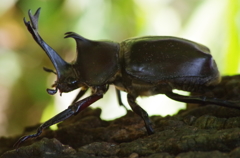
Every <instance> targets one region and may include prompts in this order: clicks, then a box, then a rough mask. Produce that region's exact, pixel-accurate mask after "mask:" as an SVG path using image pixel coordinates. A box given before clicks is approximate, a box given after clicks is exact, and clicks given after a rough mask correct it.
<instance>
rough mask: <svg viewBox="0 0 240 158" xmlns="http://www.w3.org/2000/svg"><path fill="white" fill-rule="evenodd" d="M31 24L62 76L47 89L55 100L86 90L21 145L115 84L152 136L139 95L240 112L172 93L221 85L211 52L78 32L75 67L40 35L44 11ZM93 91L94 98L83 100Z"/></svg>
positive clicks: (163, 39)
mask: <svg viewBox="0 0 240 158" xmlns="http://www.w3.org/2000/svg"><path fill="white" fill-rule="evenodd" d="M28 14H29V18H30V21H28V22H27V21H26V20H25V18H24V23H25V25H26V27H27V29H28V31H29V32H30V33H31V34H32V36H33V38H34V40H35V41H36V42H37V43H38V44H39V45H40V47H42V49H43V50H44V51H45V52H46V54H47V55H48V57H49V58H50V60H51V62H52V63H53V65H54V67H55V69H56V72H54V71H53V70H50V69H47V68H44V70H45V71H48V72H53V73H55V74H56V75H57V81H55V83H54V84H53V85H52V87H55V89H47V92H48V93H49V94H51V95H53V94H55V93H56V92H57V91H58V90H59V92H60V94H61V93H63V92H70V91H72V90H75V89H77V88H81V89H80V92H79V94H78V95H77V96H76V98H75V99H74V101H73V102H72V104H71V105H70V106H69V107H68V108H67V109H66V110H64V111H62V112H61V113H59V114H57V115H56V116H54V117H53V118H51V119H49V120H48V121H46V122H44V123H43V124H42V125H41V126H40V127H39V128H38V129H37V132H36V133H35V134H32V135H27V136H23V137H21V138H20V139H19V140H18V141H17V142H16V143H15V147H16V148H18V146H19V144H20V143H22V142H24V141H25V140H27V139H29V138H34V137H37V136H39V135H40V134H41V133H42V131H43V129H45V128H47V127H49V126H51V125H53V124H56V123H58V122H61V121H64V120H66V119H67V118H69V117H71V116H73V115H76V114H77V113H79V112H80V111H82V110H83V109H85V108H86V107H88V106H89V105H91V104H92V103H94V102H95V101H97V100H99V99H100V98H102V97H103V95H104V93H105V92H106V91H107V90H108V87H109V85H115V87H116V89H117V94H118V96H119V97H118V100H119V103H120V104H122V103H121V98H120V95H119V90H121V91H125V92H126V93H127V100H128V103H129V105H130V107H131V108H132V110H133V111H134V112H135V113H136V114H137V115H139V116H140V117H141V118H142V119H143V120H144V123H145V127H146V130H147V133H148V134H153V133H154V130H153V129H152V126H151V122H150V119H149V117H148V114H147V112H145V111H144V110H143V109H142V108H141V107H140V106H139V105H138V104H137V103H136V102H135V100H136V98H137V97H138V96H151V95H155V94H165V95H166V96H167V97H169V98H171V99H173V100H177V101H181V102H187V103H213V104H218V105H221V106H227V107H232V108H237V109H239V106H238V105H236V104H234V103H233V102H230V101H223V100H220V99H216V98H207V97H204V96H199V97H194V96H182V95H179V94H175V93H173V92H172V90H173V89H179V90H185V91H190V92H194V91H201V90H202V89H203V88H204V87H208V86H212V85H216V84H218V83H219V82H220V79H221V77H220V75H219V71H218V68H217V65H216V63H215V61H214V59H213V58H212V56H211V54H210V51H209V49H208V48H207V47H205V46H203V45H201V44H198V43H195V42H192V41H189V40H186V39H182V38H177V37H169V36H146V37H139V38H131V39H127V40H125V41H123V42H121V43H116V42H111V41H93V40H89V39H86V38H84V37H82V36H80V35H78V34H76V33H73V32H67V33H66V36H65V38H69V37H71V38H74V39H75V41H76V44H77V59H76V60H75V61H74V62H73V63H67V62H66V61H64V60H63V59H62V58H61V57H60V56H59V55H58V54H57V53H56V52H55V51H54V50H53V49H52V48H51V47H50V46H49V45H48V44H47V43H45V41H44V40H43V39H42V38H41V36H40V35H39V33H38V18H39V14H40V8H39V9H38V10H37V11H36V13H35V14H34V15H32V14H31V11H30V10H29V12H28ZM88 89H91V90H92V94H91V95H90V96H89V97H86V98H85V99H82V100H79V99H80V98H81V97H82V96H83V95H84V94H85V92H86V91H87V90H88Z"/></svg>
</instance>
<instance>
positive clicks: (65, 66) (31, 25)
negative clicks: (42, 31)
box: [23, 8, 71, 92]
mask: <svg viewBox="0 0 240 158" xmlns="http://www.w3.org/2000/svg"><path fill="white" fill-rule="evenodd" d="M40 9H41V8H38V10H37V11H36V13H35V14H34V15H32V13H31V10H29V11H28V15H29V18H30V21H28V22H27V21H26V19H25V18H24V19H23V20H24V23H25V25H26V27H27V29H28V31H29V32H30V33H31V34H32V36H33V38H34V40H35V41H36V42H37V43H38V44H39V45H40V47H41V48H42V49H43V50H44V51H45V52H46V53H47V55H48V57H49V58H50V60H51V61H52V63H53V65H54V67H55V69H56V71H57V76H58V79H60V78H61V77H62V76H64V75H65V73H67V71H68V70H69V68H70V66H71V65H70V64H69V63H67V62H66V61H64V60H63V59H62V58H61V57H60V56H59V55H58V54H57V52H56V51H55V50H53V49H52V48H51V47H50V46H49V45H48V44H47V43H46V42H45V41H44V40H43V39H42V38H41V36H40V35H39V33H38V18H39V14H40ZM56 88H57V87H56ZM56 90H57V89H56ZM56 90H55V91H56ZM55 91H54V92H55Z"/></svg>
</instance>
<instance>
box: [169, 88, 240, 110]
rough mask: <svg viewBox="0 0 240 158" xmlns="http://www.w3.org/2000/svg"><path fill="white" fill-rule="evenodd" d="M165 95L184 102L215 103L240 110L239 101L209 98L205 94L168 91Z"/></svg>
mask: <svg viewBox="0 0 240 158" xmlns="http://www.w3.org/2000/svg"><path fill="white" fill-rule="evenodd" d="M165 95H166V96H167V97H169V98H171V99H173V100H176V101H181V102H185V103H199V104H206V103H207V104H216V105H220V106H225V107H229V108H235V109H239V110H240V102H239V101H236V102H235V101H227V100H222V99H218V98H209V97H206V96H183V95H179V94H176V93H173V92H168V93H166V94H165Z"/></svg>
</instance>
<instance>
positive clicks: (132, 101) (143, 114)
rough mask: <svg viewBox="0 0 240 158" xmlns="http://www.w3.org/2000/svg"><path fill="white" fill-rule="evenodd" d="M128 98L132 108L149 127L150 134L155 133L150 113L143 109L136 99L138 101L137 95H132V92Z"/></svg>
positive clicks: (147, 127)
mask: <svg viewBox="0 0 240 158" xmlns="http://www.w3.org/2000/svg"><path fill="white" fill-rule="evenodd" d="M127 99H128V103H129V105H130V106H131V108H132V110H133V111H134V112H135V113H136V114H138V115H139V116H140V117H141V118H142V119H143V121H144V123H145V127H146V129H147V132H148V134H149V135H150V134H153V133H154V131H153V128H152V125H151V124H152V123H151V121H150V119H149V117H148V113H147V112H146V111H145V110H143V109H142V108H141V107H140V106H139V105H138V104H137V103H136V102H135V101H136V97H134V96H132V95H131V94H128V95H127Z"/></svg>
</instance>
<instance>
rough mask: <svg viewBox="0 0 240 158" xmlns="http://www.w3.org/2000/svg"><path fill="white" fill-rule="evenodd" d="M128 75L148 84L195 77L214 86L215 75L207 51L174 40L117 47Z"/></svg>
mask: <svg viewBox="0 0 240 158" xmlns="http://www.w3.org/2000/svg"><path fill="white" fill-rule="evenodd" d="M121 54H122V55H120V56H122V58H123V59H122V60H123V65H124V67H125V71H126V73H127V74H128V75H131V76H133V77H135V78H138V79H139V80H141V81H145V82H149V83H158V82H161V81H163V80H169V79H176V80H177V79H181V78H189V77H195V78H197V79H199V80H200V79H205V80H206V82H210V80H211V81H212V82H215V81H216V82H218V81H217V80H218V78H219V72H218V69H217V66H216V63H215V61H214V60H213V58H212V56H211V54H210V51H209V49H208V48H207V47H205V46H203V45H201V44H198V43H195V42H192V41H189V40H186V39H182V38H177V37H168V36H148V37H140V38H132V39H128V40H125V41H123V42H122V43H121Z"/></svg>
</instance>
